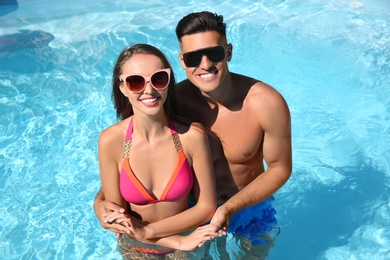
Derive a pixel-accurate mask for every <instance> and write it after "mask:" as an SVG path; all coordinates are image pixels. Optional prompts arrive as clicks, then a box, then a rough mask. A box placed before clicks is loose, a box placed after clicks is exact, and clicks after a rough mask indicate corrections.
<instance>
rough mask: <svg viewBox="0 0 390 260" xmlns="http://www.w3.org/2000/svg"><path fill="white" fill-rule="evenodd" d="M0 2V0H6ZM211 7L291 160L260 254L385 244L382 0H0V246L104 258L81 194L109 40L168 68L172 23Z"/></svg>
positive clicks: (387, 55) (346, 250) (103, 99)
mask: <svg viewBox="0 0 390 260" xmlns="http://www.w3.org/2000/svg"><path fill="white" fill-rule="evenodd" d="M10 2H11V1H10ZM201 10H210V11H213V12H217V13H220V14H223V15H224V17H225V19H226V22H227V25H228V31H227V33H228V38H229V40H230V42H231V43H232V44H233V46H234V53H233V60H232V61H231V62H230V65H229V66H230V68H231V70H232V71H235V72H239V73H243V74H246V75H251V76H253V77H256V78H259V79H261V80H263V81H265V82H267V83H269V84H271V85H273V86H274V87H275V88H276V89H277V90H278V91H280V92H281V93H282V94H283V96H284V97H285V98H286V100H287V102H288V104H289V106H290V110H291V116H292V133H293V140H292V142H293V159H294V168H293V174H292V177H291V179H290V180H289V182H288V183H287V184H286V185H285V186H284V187H283V188H282V189H281V190H280V191H278V192H277V193H276V195H275V198H276V200H275V203H274V205H275V208H276V210H277V218H278V221H279V224H280V225H281V233H280V235H279V236H278V238H277V239H276V241H275V245H274V246H273V247H272V248H271V250H270V251H269V257H268V259H370V260H371V259H390V257H389V256H390V249H389V248H390V192H389V191H390V188H389V186H390V148H389V147H390V16H389V15H388V14H389V13H390V4H389V2H388V1H385V0H382V1H380V0H374V1H360V2H358V1H336V0H330V1H324V0H309V1H298V0H286V1H281V0H280V1H276V0H274V1H241V2H236V1H217V0H213V1H207V2H206V1H204V2H202V3H198V2H196V1H189V2H185V3H184V2H183V1H179V0H176V1H170V2H169V3H167V1H160V0H153V1H120V0H119V1H115V2H113V1H109V0H97V1H92V0H88V1H82V2H81V1H76V0H70V1H63V3H61V2H57V1H49V0H24V1H23V0H19V1H18V5H17V6H15V5H13V6H12V5H11V6H0V111H1V113H0V259H118V258H120V255H119V253H118V252H117V249H116V245H115V236H114V235H113V234H112V233H110V232H108V231H105V230H104V229H103V228H101V227H100V225H99V223H98V221H97V219H96V217H95V215H94V213H93V209H92V203H93V199H94V196H95V195H96V192H97V191H98V189H99V187H100V179H99V171H98V163H97V151H96V150H97V149H96V146H97V137H98V135H99V133H100V131H101V130H102V129H104V128H106V127H107V126H108V125H110V124H112V123H114V122H115V112H114V110H113V106H112V102H111V98H110V80H111V79H110V76H111V70H112V66H113V63H114V62H115V59H116V57H117V55H118V53H119V52H120V51H121V50H122V49H123V48H124V47H125V46H127V45H130V44H133V43H136V42H146V43H150V44H153V45H155V46H157V47H159V48H160V49H161V50H162V51H163V52H164V53H165V54H166V55H167V56H168V58H169V59H170V61H171V63H172V65H173V68H174V69H175V73H176V75H177V78H178V79H179V80H181V79H184V77H185V74H184V71H183V70H182V69H181V67H180V64H179V61H178V58H177V52H178V50H179V46H178V44H177V41H176V38H175V34H174V29H175V26H176V23H177V22H178V20H179V19H180V18H181V17H182V16H184V15H185V14H187V13H189V12H192V11H201Z"/></svg>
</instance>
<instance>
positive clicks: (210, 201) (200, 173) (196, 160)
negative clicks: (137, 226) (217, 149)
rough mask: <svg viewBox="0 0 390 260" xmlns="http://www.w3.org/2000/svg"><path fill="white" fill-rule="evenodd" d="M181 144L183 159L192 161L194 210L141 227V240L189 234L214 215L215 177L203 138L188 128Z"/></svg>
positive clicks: (195, 130) (197, 128) (198, 130)
mask: <svg viewBox="0 0 390 260" xmlns="http://www.w3.org/2000/svg"><path fill="white" fill-rule="evenodd" d="M181 141H182V145H183V149H184V151H185V153H186V156H187V159H188V160H190V161H192V167H193V170H194V174H195V178H194V188H195V189H196V190H197V193H199V194H198V198H197V202H196V204H195V206H193V207H191V208H188V209H187V210H185V211H183V212H181V213H179V214H176V215H174V216H172V217H169V218H166V219H163V220H160V221H157V222H154V223H151V224H149V225H147V226H145V227H144V229H145V236H144V238H145V239H152V238H161V237H167V236H171V235H174V234H180V233H182V232H184V231H188V230H191V229H193V228H195V227H197V226H199V225H201V224H203V223H205V222H206V221H208V220H210V219H211V217H212V215H213V214H214V212H215V209H216V205H217V200H216V188H215V177H214V170H213V165H212V159H211V152H210V147H209V142H208V138H207V135H206V133H205V132H204V130H203V129H202V128H200V127H196V128H195V127H194V126H191V127H190V129H189V130H188V132H187V133H186V134H185V135H182V138H181Z"/></svg>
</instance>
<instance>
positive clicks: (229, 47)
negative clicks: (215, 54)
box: [226, 43, 233, 62]
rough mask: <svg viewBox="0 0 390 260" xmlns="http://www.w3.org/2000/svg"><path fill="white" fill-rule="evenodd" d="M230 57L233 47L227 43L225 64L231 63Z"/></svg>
mask: <svg viewBox="0 0 390 260" xmlns="http://www.w3.org/2000/svg"><path fill="white" fill-rule="evenodd" d="M232 57H233V45H232V44H231V43H229V44H228V47H227V49H226V61H227V62H229V61H231V60H232Z"/></svg>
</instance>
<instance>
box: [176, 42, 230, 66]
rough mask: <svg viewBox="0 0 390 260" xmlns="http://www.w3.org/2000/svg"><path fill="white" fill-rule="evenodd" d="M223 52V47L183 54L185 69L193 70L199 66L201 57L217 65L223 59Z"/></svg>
mask: <svg viewBox="0 0 390 260" xmlns="http://www.w3.org/2000/svg"><path fill="white" fill-rule="evenodd" d="M225 52H226V50H225V48H224V47H223V46H214V47H210V48H204V49H200V50H196V51H190V52H186V53H183V61H184V64H185V65H186V66H187V67H189V68H194V67H198V66H199V64H200V62H201V61H202V57H203V55H206V56H207V58H208V59H209V60H210V61H212V62H213V63H217V62H220V61H223V60H224V59H225Z"/></svg>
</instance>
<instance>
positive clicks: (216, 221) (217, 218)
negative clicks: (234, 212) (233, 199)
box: [210, 205, 231, 232]
mask: <svg viewBox="0 0 390 260" xmlns="http://www.w3.org/2000/svg"><path fill="white" fill-rule="evenodd" d="M230 218H231V215H230V212H229V211H228V210H227V209H226V208H224V206H223V205H222V206H220V207H218V208H217V210H216V211H215V213H214V216H213V218H212V219H211V221H210V224H213V225H214V226H216V227H217V228H218V229H219V230H222V231H224V232H226V231H227V229H228V227H229V222H230Z"/></svg>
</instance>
